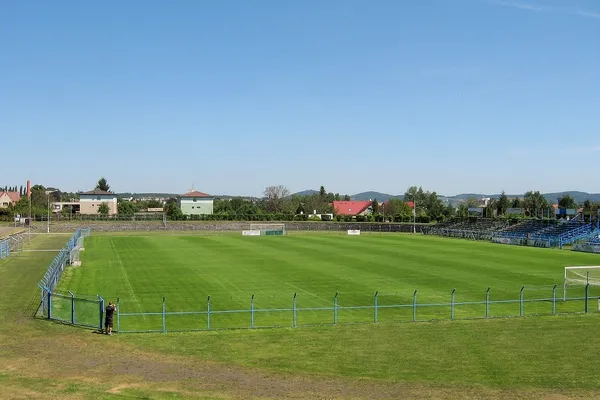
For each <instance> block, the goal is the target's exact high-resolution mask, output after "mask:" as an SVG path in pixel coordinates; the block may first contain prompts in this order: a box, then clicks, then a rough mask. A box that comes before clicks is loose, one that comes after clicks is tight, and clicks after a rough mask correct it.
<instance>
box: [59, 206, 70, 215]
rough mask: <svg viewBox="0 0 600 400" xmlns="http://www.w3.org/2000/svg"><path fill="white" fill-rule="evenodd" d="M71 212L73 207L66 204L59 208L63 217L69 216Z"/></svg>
mask: <svg viewBox="0 0 600 400" xmlns="http://www.w3.org/2000/svg"><path fill="white" fill-rule="evenodd" d="M72 214H73V207H71V206H69V205H66V206H64V207H63V208H62V210H60V215H62V216H63V217H68V216H71V215H72Z"/></svg>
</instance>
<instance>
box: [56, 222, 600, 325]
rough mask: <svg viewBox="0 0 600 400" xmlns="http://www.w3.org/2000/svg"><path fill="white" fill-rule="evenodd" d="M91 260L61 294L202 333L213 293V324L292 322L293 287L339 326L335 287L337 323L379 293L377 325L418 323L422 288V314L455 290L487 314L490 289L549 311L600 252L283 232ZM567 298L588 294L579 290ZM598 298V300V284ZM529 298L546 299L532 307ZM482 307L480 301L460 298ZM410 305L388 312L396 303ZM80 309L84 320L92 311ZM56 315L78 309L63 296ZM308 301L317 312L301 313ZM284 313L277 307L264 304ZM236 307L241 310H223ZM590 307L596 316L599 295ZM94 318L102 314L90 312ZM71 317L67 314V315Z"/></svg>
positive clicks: (470, 312)
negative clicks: (572, 268)
mask: <svg viewBox="0 0 600 400" xmlns="http://www.w3.org/2000/svg"><path fill="white" fill-rule="evenodd" d="M85 247H86V250H85V252H83V253H82V260H83V266H82V267H76V268H70V269H68V271H67V273H66V274H65V275H64V277H63V279H62V280H61V284H60V287H59V289H61V290H63V291H66V290H70V291H72V292H74V293H77V294H86V295H91V296H93V295H96V294H100V295H101V296H103V297H104V298H105V300H106V301H108V300H113V301H115V300H116V299H117V298H119V299H120V312H121V314H127V313H140V312H144V313H153V314H150V315H144V316H127V315H122V316H121V318H120V321H119V323H120V329H121V330H122V331H135V330H157V331H159V330H161V329H162V315H161V311H162V299H163V297H165V298H166V302H165V304H166V311H167V312H182V314H175V315H172V314H170V315H168V318H167V321H166V327H167V330H170V331H173V330H186V329H206V328H207V327H208V324H209V321H208V317H207V315H206V314H188V313H186V312H205V311H207V298H208V296H209V295H210V300H211V301H210V307H211V312H212V314H211V316H210V327H211V328H213V329H214V328H236V327H238V328H245V327H250V326H251V323H252V322H251V318H252V316H251V313H250V312H248V311H249V310H250V308H251V297H252V294H254V295H255V299H254V308H255V310H256V312H255V313H254V326H255V327H261V326H287V327H289V326H292V324H293V319H294V317H293V313H292V312H291V311H290V309H292V307H293V305H292V304H293V295H294V293H296V295H297V298H296V306H297V308H298V309H299V311H298V312H297V313H296V323H297V325H299V326H300V325H313V324H331V323H333V322H334V312H333V311H332V310H331V308H332V307H333V305H334V296H335V294H336V292H338V293H339V294H338V305H339V306H340V307H357V308H352V309H346V308H342V309H340V310H338V312H337V321H338V322H339V323H351V322H372V321H374V319H375V315H374V309H373V308H371V307H369V306H373V305H374V302H375V299H374V294H375V292H376V291H377V292H378V306H379V309H378V312H377V319H378V321H379V322H387V321H411V320H412V318H413V308H412V307H411V304H412V302H413V294H414V290H417V304H434V305H431V306H419V307H418V308H417V313H416V318H417V319H418V320H431V319H449V318H450V315H451V308H450V306H449V305H448V303H450V301H451V291H452V289H456V294H455V302H456V303H457V305H456V306H455V318H471V317H473V318H474V317H484V316H485V313H486V310H485V304H482V302H483V301H484V300H485V291H486V289H487V288H488V287H490V288H491V289H490V300H491V301H497V300H518V299H519V291H520V288H521V286H523V285H524V286H525V291H524V299H525V303H524V312H525V314H526V315H531V314H549V313H551V312H552V301H550V300H551V299H552V297H553V296H552V287H553V285H555V284H558V288H557V296H558V297H559V298H560V297H561V296H562V286H561V285H562V278H563V273H564V267H565V266H567V265H595V264H599V262H598V259H597V257H596V256H594V255H590V254H584V253H576V252H571V251H557V250H542V249H537V248H525V247H516V246H503V245H497V244H490V243H482V242H472V241H466V240H449V239H441V238H435V237H424V236H412V235H371V236H370V235H364V236H357V237H349V236H342V235H318V234H315V235H304V236H285V237H242V236H194V235H181V236H166V235H153V234H150V235H97V236H94V235H93V236H91V237H90V238H88V239H86V244H85ZM568 295H569V297H582V296H583V295H584V291H583V288H581V287H579V288H573V289H571V290H570V291H569V293H568ZM590 295H591V296H598V295H600V292H599V291H598V290H597V288H595V287H594V288H592V290H591V292H590ZM532 299H547V301H536V302H532V301H531V300H532ZM468 302H475V304H461V303H468ZM399 304H402V305H406V306H405V307H389V306H392V305H399ZM86 306H87V305H86V304H81V305H79V308H78V315H80V316H82V315H83V314H85V312H83V309H84V308H85V307H86ZM55 307H56V313H60V312H63V313H64V312H67V311H68V310H70V307H69V305H68V304H62V305H61V304H60V302H59V300H55ZM303 308H316V309H317V310H311V311H305V310H302V309H303ZM266 309H277V310H279V311H262V310H266ZM225 310H239V311H242V312H237V313H218V312H219V311H225ZM583 310H584V301H583V300H578V301H568V302H561V301H558V302H557V304H556V311H557V312H558V313H561V312H573V311H583ZM590 310H591V311H597V304H596V302H591V306H590ZM519 313H520V304H519V303H518V302H516V301H515V302H506V303H492V304H490V306H489V315H490V316H492V317H501V316H518V315H519ZM90 315H93V316H94V317H90V318H92V319H93V320H92V321H91V323H95V322H96V317H95V315H97V312H96V310H95V309H94V310H90ZM65 317H67V316H66V315H65Z"/></svg>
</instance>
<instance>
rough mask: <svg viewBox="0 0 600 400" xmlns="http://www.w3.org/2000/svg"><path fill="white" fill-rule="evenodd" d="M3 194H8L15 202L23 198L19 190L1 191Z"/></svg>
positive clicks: (0, 193)
mask: <svg viewBox="0 0 600 400" xmlns="http://www.w3.org/2000/svg"><path fill="white" fill-rule="evenodd" d="M2 194H6V195H7V196H8V197H9V198H10V199H11V200H12V201H13V202H15V203H16V202H17V201H19V199H20V198H21V195H20V194H19V192H0V195H2Z"/></svg>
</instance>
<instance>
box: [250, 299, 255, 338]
mask: <svg viewBox="0 0 600 400" xmlns="http://www.w3.org/2000/svg"><path fill="white" fill-rule="evenodd" d="M250 327H251V328H253V329H254V293H252V300H251V301H250Z"/></svg>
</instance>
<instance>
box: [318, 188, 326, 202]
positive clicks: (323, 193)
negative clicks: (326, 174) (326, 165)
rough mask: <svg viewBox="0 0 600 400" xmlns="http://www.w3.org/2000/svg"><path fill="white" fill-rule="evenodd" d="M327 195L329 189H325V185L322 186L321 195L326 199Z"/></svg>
mask: <svg viewBox="0 0 600 400" xmlns="http://www.w3.org/2000/svg"><path fill="white" fill-rule="evenodd" d="M326 195H327V191H326V190H325V186H321V188H320V189H319V196H320V197H321V198H322V199H325V196H326Z"/></svg>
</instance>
